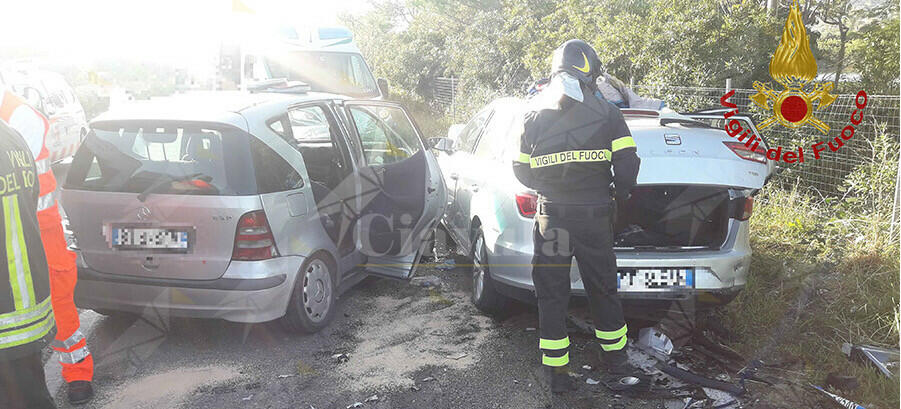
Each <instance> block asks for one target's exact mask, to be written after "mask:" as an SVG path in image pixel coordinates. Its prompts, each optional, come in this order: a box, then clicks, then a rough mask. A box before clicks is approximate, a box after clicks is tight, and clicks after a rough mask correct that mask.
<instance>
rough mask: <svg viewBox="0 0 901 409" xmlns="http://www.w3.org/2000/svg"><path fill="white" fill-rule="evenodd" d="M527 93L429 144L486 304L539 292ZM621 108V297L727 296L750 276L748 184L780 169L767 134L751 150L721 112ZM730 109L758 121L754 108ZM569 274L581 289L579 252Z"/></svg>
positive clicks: (449, 219) (752, 187)
mask: <svg viewBox="0 0 901 409" xmlns="http://www.w3.org/2000/svg"><path fill="white" fill-rule="evenodd" d="M527 103H528V102H527V101H524V100H521V99H516V98H503V99H499V100H496V101H494V102H492V103H491V104H490V105H488V106H487V107H486V108H484V109H482V110H481V111H480V112H479V113H477V114H476V115H475V116H474V117H473V118H472V119H471V120H470V121H469V122H468V123H467V124H465V125H454V126H452V127H451V129H450V130H449V132H448V138H446V139H444V140H442V141H440V142H439V141H436V142H435V143H434V144H433V145H434V146H435V148H436V149H437V150H438V162H439V163H440V164H441V168H442V171H443V172H444V175H445V178H446V182H447V186H448V202H449V205H448V208H447V211H446V213H445V215H444V218H443V219H442V224H443V226H444V227H445V230H446V231H447V232H448V233H449V235H450V237H451V239H452V240H453V241H454V242H456V243H457V249H458V251H459V252H460V253H462V254H463V255H466V256H469V257H471V259H472V260H473V263H472V278H473V294H472V300H473V302H474V303H475V304H476V306H478V307H479V308H481V309H483V310H486V311H497V310H498V309H499V308H500V307H501V306H502V305H503V304H504V301H505V300H506V299H507V298H509V297H510V296H513V297H516V298H521V296H526V297H528V296H529V294H528V293H529V292H532V291H534V286H533V284H532V277H531V260H532V246H533V245H532V228H533V225H534V221H533V216H534V214H535V211H536V207H537V206H536V200H537V196H536V195H535V193H534V192H532V191H530V190H528V189H526V188H525V187H524V186H523V185H522V184H521V183H519V181H518V180H517V179H516V178H515V177H514V175H513V171H512V166H511V158H512V154H514V153H516V152H518V150H517V148H518V146H519V145H518V144H519V136H520V134H521V132H522V125H521V120H522V118H523V113H524V110H525V107H526V106H527ZM622 112H623V114H624V116H625V118H626V122H627V124H628V126H629V129H630V130H631V132H632V134H633V137H634V139H635V143H636V145H637V148H638V155H639V156H640V157H641V170H640V172H639V175H638V185H637V186H636V187H635V188H634V189H633V191H632V196H631V199H630V200H629V202H628V203H627V204H626V205H625V206H622V208H621V209H619V210H618V217H617V223H616V227H615V251H616V256H617V263H618V265H619V281H618V282H619V285H618V288H619V294H620V296H621V297H622V298H624V299H633V300H636V301H638V304H642V303H648V302H649V301H650V300H684V299H687V298H690V297H691V298H692V299H696V300H698V301H701V302H709V303H712V304H722V303H725V302H728V301H729V300H731V298H732V297H734V295H735V294H736V293H737V292H738V291H739V290H740V289H741V288H742V287H743V286H744V284H745V281H746V278H747V274H748V267H749V266H750V262H751V248H750V245H749V234H748V232H749V230H748V228H749V222H748V219H749V218H750V216H751V210H752V204H753V195H754V194H755V193H756V192H757V191H758V190H759V189H760V188H761V187H762V186H763V184H764V183H765V181H766V180H767V178H768V177H769V175H770V174H771V173H772V172H773V170H774V163H772V162H771V161H768V160H767V159H766V155H765V152H766V151H765V150H766V149H767V146H766V143H765V142H764V143H763V144H761V146H759V147H757V149H756V150H751V149H750V148H748V147H745V145H744V144H743V143H741V142H737V141H736V140H735V139H734V138H730V137H729V136H728V135H727V134H726V133H725V132H724V131H723V130H722V127H721V125H717V126H719V129H716V128H714V127H712V126H711V123H712V122H715V121H717V120H720V121H721V120H722V119H723V116H722V114H721V113H704V114H700V113H699V114H696V115H694V117H691V116H684V115H680V114H676V113H674V112H671V111H670V112H658V111H646V110H628V109H623V110H622ZM717 118H718V119H717ZM731 119H738V120H740V121H742V122H744V126H745V127H751V128H753V123H752V122H751V121H750V119H748V118H747V117H733V118H731ZM755 133H756V130H755ZM758 135H759V134H758ZM570 279H571V282H572V291H573V292H574V293H575V294H584V288H583V285H582V281H581V277H580V275H579V273H578V263H573V266H572V271H571V275H570ZM517 290H526V291H517ZM630 303H633V304H634V302H633V301H630Z"/></svg>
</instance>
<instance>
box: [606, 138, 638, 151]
mask: <svg viewBox="0 0 901 409" xmlns="http://www.w3.org/2000/svg"><path fill="white" fill-rule="evenodd" d="M635 147H636V146H635V140H634V139H632V137H631V136H623V137H622V138H616V139H614V140H613V143H612V146H611V148H610V150H612V151H613V152H616V151H618V150H622V149H626V148H635Z"/></svg>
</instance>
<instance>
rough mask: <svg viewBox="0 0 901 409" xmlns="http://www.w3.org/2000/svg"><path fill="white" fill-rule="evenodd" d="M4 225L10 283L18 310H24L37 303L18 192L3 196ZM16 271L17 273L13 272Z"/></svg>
mask: <svg viewBox="0 0 901 409" xmlns="http://www.w3.org/2000/svg"><path fill="white" fill-rule="evenodd" d="M3 215H4V223H3V224H4V226H5V227H6V264H7V268H8V270H7V271H9V284H10V286H11V287H12V294H13V303H14V305H15V309H16V310H24V309H27V308H30V307H32V306H34V305H35V299H34V287H33V285H32V281H31V267H30V266H29V264H28V248H27V247H25V234H24V233H23V231H22V223H21V222H20V221H21V218H20V214H19V197H18V195H17V194H13V195H9V196H4V197H3ZM13 271H15V274H13Z"/></svg>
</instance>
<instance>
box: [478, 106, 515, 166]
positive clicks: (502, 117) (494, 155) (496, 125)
mask: <svg viewBox="0 0 901 409" xmlns="http://www.w3.org/2000/svg"><path fill="white" fill-rule="evenodd" d="M514 119H515V118H514V115H512V112H511V110H510V109H497V110H495V112H494V115H492V116H491V119H490V120H489V121H488V124H487V125H486V126H485V131H484V132H482V136H481V138H479V143H478V146H476V150H475V155H476V156H478V157H480V158H484V159H490V160H500V159H503V158H505V156H504V155H505V152H506V151H507V148H508V146H509V145H510V142H511V141H509V140H508V138H507V136H508V135H509V134H510V128H511V127H512V126H513V120H514Z"/></svg>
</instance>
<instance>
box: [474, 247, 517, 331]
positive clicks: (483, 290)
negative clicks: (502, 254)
mask: <svg viewBox="0 0 901 409" xmlns="http://www.w3.org/2000/svg"><path fill="white" fill-rule="evenodd" d="M470 257H471V259H472V264H471V265H472V267H471V271H470V272H471V275H472V296H471V297H470V298H471V299H472V303H473V304H475V306H476V308H478V309H479V310H481V311H482V312H485V313H488V314H491V315H498V314H500V313H502V312H503V311H505V310H506V309H507V307H508V305H509V302H510V299H509V298H507V297H506V296H504V295H503V294H501V293H499V292H497V289H496V288H495V286H496V285H497V284H496V283H495V282H494V280H493V279H492V278H491V269H490V267H489V263H488V247H486V246H485V236H484V235H483V234H482V230H481V229H480V230H478V231H477V232H476V234H475V237H474V238H473V241H472V255H471V256H470Z"/></svg>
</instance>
